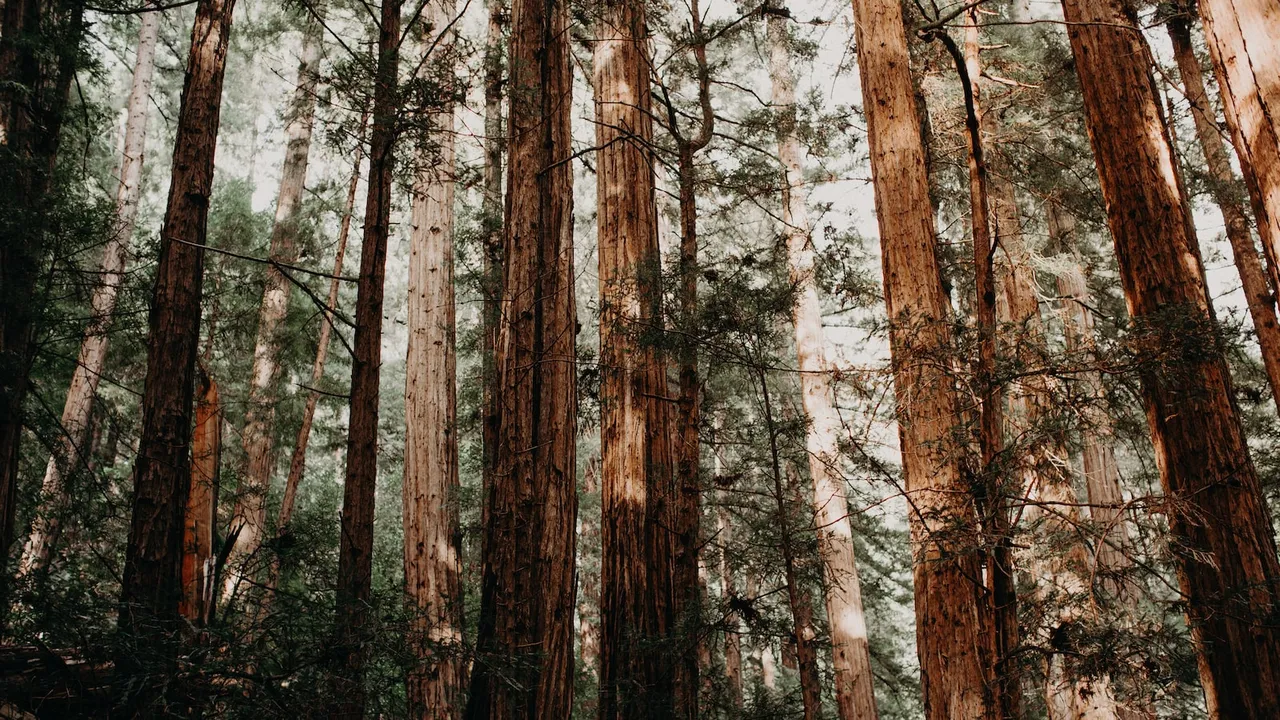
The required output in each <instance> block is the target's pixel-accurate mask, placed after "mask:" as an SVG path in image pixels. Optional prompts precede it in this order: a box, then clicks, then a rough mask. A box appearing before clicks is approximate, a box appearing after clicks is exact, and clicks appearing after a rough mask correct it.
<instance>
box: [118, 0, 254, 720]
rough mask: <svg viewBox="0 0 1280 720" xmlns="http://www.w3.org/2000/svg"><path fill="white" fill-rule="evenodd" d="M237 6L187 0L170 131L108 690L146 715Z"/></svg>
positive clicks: (168, 619)
mask: <svg viewBox="0 0 1280 720" xmlns="http://www.w3.org/2000/svg"><path fill="white" fill-rule="evenodd" d="M234 5H235V0H201V2H200V3H199V4H198V5H197V6H196V18H195V25H194V27H193V28H192V31H191V52H190V55H189V57H188V60H187V77H186V83H185V85H184V87H183V91H182V108H181V110H180V111H179V115H178V126H177V135H176V138H175V140H174V147H173V165H172V167H173V175H172V178H171V180H170V187H169V203H168V208H167V210H166V211H165V219H164V226H163V229H162V230H161V235H160V237H161V243H160V261H159V265H158V267H157V268H156V285H155V292H154V295H153V296H152V301H151V318H150V334H149V336H148V338H149V339H148V343H147V375H146V381H145V385H144V389H143V397H142V432H141V434H140V438H141V439H140V441H139V443H138V457H137V460H136V461H135V463H134V469H133V517H132V520H131V522H130V527H129V544H128V546H127V549H126V551H125V566H124V577H123V580H122V582H121V587H120V618H119V645H118V647H117V650H116V672H117V678H118V681H117V686H116V688H115V693H116V704H117V709H118V711H119V712H120V714H121V715H122V716H123V717H133V716H134V715H135V714H136V713H146V712H147V711H148V708H149V707H150V706H151V704H152V703H153V702H156V701H157V700H158V697H159V695H160V693H162V692H164V688H165V687H166V685H167V680H168V679H170V678H171V677H172V674H173V673H174V671H175V670H176V662H177V649H178V643H179V636H178V632H179V623H178V603H179V600H180V599H181V597H182V582H181V581H182V555H183V552H182V544H183V535H184V525H185V521H184V516H185V512H186V507H187V498H188V494H189V491H190V485H191V455H190V453H191V420H192V417H191V404H192V395H193V393H194V382H195V370H196V346H197V345H198V344H199V340H200V296H201V285H202V281H203V277H204V241H205V230H206V222H207V219H208V212H209V194H210V191H211V188H212V185H213V167H214V163H213V158H214V151H215V149H216V147H217V135H218V121H219V116H220V110H221V97H222V79H223V72H224V70H225V68H226V59H227V46H228V41H229V39H230V31H231V14H232V9H233V6H234Z"/></svg>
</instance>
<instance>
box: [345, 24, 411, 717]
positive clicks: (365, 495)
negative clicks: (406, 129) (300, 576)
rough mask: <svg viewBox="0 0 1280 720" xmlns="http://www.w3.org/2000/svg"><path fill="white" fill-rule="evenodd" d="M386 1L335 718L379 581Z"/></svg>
mask: <svg viewBox="0 0 1280 720" xmlns="http://www.w3.org/2000/svg"><path fill="white" fill-rule="evenodd" d="M401 2H402V0H384V2H383V3H382V18H381V21H380V26H379V33H378V67H377V77H376V85H375V86H374V96H373V130H372V132H371V135H370V143H369V193H368V197H367V199H366V200H365V213H364V238H363V241H362V244H361V246H360V287H359V290H358V291H357V293H356V317H355V323H356V332H355V342H354V344H353V348H352V349H353V351H354V354H353V357H352V359H351V401H350V408H351V416H350V420H349V426H348V431H347V473H346V486H345V488H344V489H343V494H342V539H341V543H340V545H339V549H338V588H337V597H336V606H337V607H336V620H335V625H334V648H333V665H334V667H333V669H332V670H333V675H332V678H331V680H332V683H331V688H330V690H331V691H332V693H333V696H332V698H331V703H332V704H331V705H330V708H329V716H330V717H333V718H360V717H363V715H364V706H365V697H364V665H365V646H366V643H367V642H368V641H369V635H368V633H369V601H370V594H371V592H372V586H373V510H374V497H375V494H376V490H377V481H378V377H379V375H380V369H381V363H382V292H383V287H382V286H383V281H384V280H385V278H386V265H387V235H388V233H389V232H390V223H391V171H392V168H393V166H394V164H395V162H394V145H395V136H396V113H397V107H396V97H397V82H398V80H397V78H398V67H397V66H398V65H399V62H400V6H401Z"/></svg>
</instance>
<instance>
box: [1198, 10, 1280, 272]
mask: <svg viewBox="0 0 1280 720" xmlns="http://www.w3.org/2000/svg"><path fill="white" fill-rule="evenodd" d="M1200 14H1201V16H1202V17H1203V19H1204V34H1205V40H1206V44H1207V45H1208V46H1209V57H1210V58H1212V60H1213V70H1214V73H1215V75H1217V78H1218V90H1219V91H1220V92H1221V94H1222V106H1223V109H1224V110H1225V111H1226V112H1225V113H1224V114H1225V115H1226V118H1227V127H1229V128H1230V129H1231V136H1232V138H1233V139H1234V140H1235V148H1236V154H1237V155H1239V157H1240V169H1241V170H1242V171H1243V172H1244V178H1245V183H1246V185H1248V187H1249V195H1250V198H1251V199H1252V201H1253V214H1254V218H1255V219H1256V220H1257V221H1258V234H1259V235H1260V236H1261V237H1262V249H1263V254H1264V255H1266V258H1267V266H1268V270H1269V272H1270V275H1271V291H1272V292H1273V293H1277V294H1280V84H1278V83H1276V81H1275V79H1276V77H1277V76H1280V50H1278V49H1277V48H1276V38H1277V37H1280V6H1277V5H1276V4H1275V3H1274V2H1272V1H1271V0H1201V1H1200Z"/></svg>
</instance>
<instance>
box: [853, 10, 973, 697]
mask: <svg viewBox="0 0 1280 720" xmlns="http://www.w3.org/2000/svg"><path fill="white" fill-rule="evenodd" d="M853 10H854V16H855V18H856V20H857V22H856V28H857V38H856V39H857V47H858V67H859V73H860V76H861V78H862V97H863V107H864V109H865V112H866V114H867V123H868V142H869V144H870V155H871V172H872V180H873V183H874V186H875V194H876V215H877V217H878V219H879V224H880V244H881V249H882V254H883V260H882V263H883V269H884V288H885V303H886V305H887V309H888V316H889V321H890V323H891V327H890V346H891V352H892V366H893V370H894V391H895V395H896V396H897V400H898V410H897V414H898V434H899V440H900V444H901V447H902V460H903V471H904V474H905V476H906V486H907V493H908V496H909V499H910V502H911V508H912V511H911V527H912V542H913V546H914V553H913V554H914V575H915V606H916V629H917V630H916V640H917V650H918V652H919V655H920V672H921V684H922V687H923V691H924V710H925V716H926V717H927V718H929V719H930V720H944V719H952V718H966V719H975V718H983V719H986V718H993V717H995V716H996V713H997V706H996V704H995V703H994V697H993V695H992V693H991V688H992V687H993V683H994V682H995V678H994V677H993V675H992V672H991V668H992V663H993V660H994V657H995V648H994V647H993V642H992V641H991V638H990V636H989V635H988V633H987V631H986V628H987V627H988V624H989V623H990V621H991V619H990V613H989V611H988V609H987V607H988V600H987V596H986V592H985V590H984V588H983V587H982V581H981V578H982V563H981V553H980V546H981V543H980V541H979V537H978V536H979V533H978V532H977V522H978V520H977V517H976V515H975V513H974V510H973V505H972V503H971V501H970V496H969V487H968V485H969V483H968V481H967V479H966V478H965V477H964V476H963V475H962V473H961V469H960V461H959V457H958V455H959V452H960V448H957V447H955V443H954V442H953V440H952V433H953V430H954V428H955V426H956V425H957V424H959V423H960V422H962V416H961V413H960V411H959V407H958V401H957V397H956V393H955V391H954V390H953V389H952V386H951V384H950V382H951V381H950V378H949V374H948V372H947V364H948V362H949V361H948V358H949V355H950V352H951V331H950V326H949V325H948V302H947V296H946V294H945V293H944V291H943V288H942V280H941V276H940V274H939V271H938V261H937V258H936V255H935V252H936V251H935V244H936V236H935V231H934V218H933V211H932V206H931V205H930V203H929V185H928V176H927V172H926V166H925V153H924V147H923V144H922V142H921V138H920V122H919V119H918V114H917V109H916V105H915V98H914V95H913V92H912V85H911V75H910V70H909V68H910V59H909V58H908V55H907V42H906V33H905V29H904V27H903V18H902V9H901V6H900V5H899V4H898V3H897V2H896V1H894V0H854V1H853Z"/></svg>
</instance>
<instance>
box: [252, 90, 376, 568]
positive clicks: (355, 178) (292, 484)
mask: <svg viewBox="0 0 1280 720" xmlns="http://www.w3.org/2000/svg"><path fill="white" fill-rule="evenodd" d="M368 121H369V116H368V114H367V113H366V114H365V115H362V116H361V118H360V131H359V133H358V134H357V135H356V157H355V162H354V163H353V164H352V166H351V179H349V180H348V181H347V200H346V204H345V205H344V206H343V211H342V221H341V223H340V225H339V227H338V247H337V248H336V249H335V250H334V254H333V277H332V278H330V280H329V295H328V296H327V297H326V298H325V306H326V307H327V308H328V309H327V310H325V312H324V313H323V316H322V319H321V321H320V337H319V338H318V339H317V340H316V359H315V361H314V362H312V364H311V381H310V387H311V388H313V389H312V390H310V391H309V392H308V393H307V404H306V406H305V407H304V408H303V410H302V423H301V425H299V427H298V438H297V440H295V441H294V444H293V455H292V456H291V457H290V458H289V476H288V478H286V480H285V483H284V497H283V498H282V499H281V500H280V515H279V517H278V518H277V519H276V532H278V533H280V535H281V536H283V535H284V534H285V533H287V532H288V528H289V521H290V520H291V519H292V518H293V508H294V505H295V503H296V502H297V497H298V485H299V483H301V482H302V473H303V471H304V470H305V469H306V465H307V445H308V443H309V441H310V439H311V426H312V423H313V422H314V421H315V417H316V406H317V405H318V404H319V403H320V391H319V389H318V388H319V385H320V381H321V380H323V379H324V366H325V363H326V362H327V361H328V359H329V343H330V341H331V340H332V339H333V331H334V313H335V312H336V311H337V308H338V291H339V289H340V288H341V286H342V280H341V276H342V265H343V261H344V260H345V259H346V256H347V238H348V237H350V235H351V217H352V215H354V213H355V207H356V189H357V188H358V187H359V185H360V163H361V162H363V160H364V140H365V127H366V126H367V124H368ZM278 561H279V559H278V558H277V560H276V562H278ZM277 571H278V567H276V566H274V565H273V570H272V573H271V574H272V577H271V582H270V583H268V587H269V588H275V586H276V580H277Z"/></svg>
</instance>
